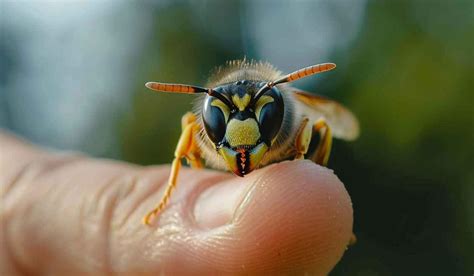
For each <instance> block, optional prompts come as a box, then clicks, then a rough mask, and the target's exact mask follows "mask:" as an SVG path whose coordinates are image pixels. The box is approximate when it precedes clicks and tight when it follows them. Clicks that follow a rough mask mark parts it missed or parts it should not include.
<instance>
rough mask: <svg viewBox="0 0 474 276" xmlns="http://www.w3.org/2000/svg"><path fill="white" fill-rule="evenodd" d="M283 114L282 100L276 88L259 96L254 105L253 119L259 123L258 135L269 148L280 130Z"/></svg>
mask: <svg viewBox="0 0 474 276" xmlns="http://www.w3.org/2000/svg"><path fill="white" fill-rule="evenodd" d="M284 112H285V110H284V104H283V99H282V97H281V94H280V92H279V91H278V89H277V88H276V87H274V88H272V89H271V90H269V91H268V92H267V93H265V95H263V96H261V97H260V99H258V101H257V103H256V104H255V117H256V118H257V119H258V121H259V123H260V134H261V135H262V139H263V141H264V142H265V143H267V145H269V146H270V145H271V141H272V140H273V138H275V136H276V135H277V134H278V131H279V130H280V127H281V124H282V122H283V115H284Z"/></svg>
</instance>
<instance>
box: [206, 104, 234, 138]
mask: <svg viewBox="0 0 474 276" xmlns="http://www.w3.org/2000/svg"><path fill="white" fill-rule="evenodd" d="M229 112H230V110H229V107H228V106H227V105H226V104H224V103H223V102H222V101H221V100H219V99H217V98H215V97H211V96H206V100H205V101H204V108H203V111H202V119H203V122H204V129H205V130H206V133H207V136H208V137H209V138H210V139H211V141H212V142H214V144H218V143H219V142H221V141H222V140H223V139H224V136H225V131H226V125H227V120H228V119H229Z"/></svg>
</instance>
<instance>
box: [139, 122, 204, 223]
mask: <svg viewBox="0 0 474 276" xmlns="http://www.w3.org/2000/svg"><path fill="white" fill-rule="evenodd" d="M186 116H189V118H191V117H190V115H188V114H186V115H185V116H184V117H186ZM184 117H183V122H184ZM197 129H198V125H197V123H196V122H195V121H194V120H189V121H188V124H187V125H185V126H184V125H183V132H182V133H181V136H180V138H179V141H178V145H177V146H176V150H175V152H174V160H173V163H172V164H171V173H170V176H169V178H168V185H167V187H166V190H165V192H164V194H163V196H162V198H161V200H160V203H159V204H158V205H156V207H155V208H154V209H153V210H151V211H150V212H148V214H147V215H146V216H145V217H144V218H143V223H144V224H146V225H151V220H152V219H153V218H154V217H156V216H157V214H158V213H159V212H160V211H162V210H163V209H164V208H165V206H166V204H167V203H168V201H169V199H170V197H171V193H172V192H173V190H174V188H175V187H176V182H177V178H178V173H179V170H180V168H181V159H182V158H187V159H188V158H189V157H190V155H193V158H194V157H195V155H194V154H193V152H192V151H193V149H194V148H197V145H196V142H195V138H194V137H195V136H194V135H195V133H196V131H197ZM189 159H190V158H189ZM190 160H191V161H190V163H191V164H193V162H196V164H198V161H195V160H194V159H190ZM199 162H200V161H199ZM199 165H200V164H199Z"/></svg>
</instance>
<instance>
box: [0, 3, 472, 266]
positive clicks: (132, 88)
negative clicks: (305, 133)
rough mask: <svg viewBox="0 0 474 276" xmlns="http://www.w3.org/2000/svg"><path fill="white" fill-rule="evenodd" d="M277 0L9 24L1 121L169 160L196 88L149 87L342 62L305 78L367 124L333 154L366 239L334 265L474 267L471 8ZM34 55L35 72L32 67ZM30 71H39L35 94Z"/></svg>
mask: <svg viewBox="0 0 474 276" xmlns="http://www.w3.org/2000/svg"><path fill="white" fill-rule="evenodd" d="M271 3H273V2H270V1H255V2H254V1H221V2H218V1H207V2H201V3H197V2H180V3H177V4H173V3H171V2H169V3H168V2H163V3H159V4H151V3H149V2H143V3H136V4H112V3H109V5H110V7H113V8H110V7H109V6H107V5H105V4H102V6H103V7H102V9H101V10H100V11H101V12H95V11H94V12H89V13H88V12H87V10H86V11H83V13H84V15H89V16H90V17H91V18H95V19H94V20H95V21H94V20H92V21H93V23H87V22H85V21H81V20H79V19H77V18H79V17H77V18H76V17H73V19H74V18H76V19H77V20H76V21H75V22H76V23H74V22H73V23H70V25H71V26H73V27H76V28H77V30H75V31H74V32H72V34H71V33H69V32H67V30H69V29H66V28H65V27H61V26H63V25H60V26H56V27H54V28H53V27H48V25H45V26H46V27H41V26H42V25H41V24H38V25H34V24H33V25H34V26H35V27H30V26H31V25H32V24H30V23H31V22H43V21H41V20H39V21H35V20H37V18H36V19H35V17H33V19H31V18H29V17H28V16H25V17H19V18H23V19H19V18H16V19H14V20H13V19H11V18H10V19H8V20H5V22H4V24H1V25H0V30H1V38H2V39H1V40H0V58H1V61H2V63H1V65H0V85H1V86H0V88H1V89H2V93H1V94H0V125H2V126H4V127H7V128H9V129H12V130H14V131H16V132H18V133H20V134H23V135H25V136H27V137H29V138H30V139H32V140H33V141H36V142H38V143H42V144H45V145H48V146H55V147H59V148H66V149H78V150H83V151H86V152H89V153H92V154H95V155H100V156H106V157H114V156H121V157H122V158H123V159H124V160H127V161H131V162H136V163H139V164H161V163H167V162H169V161H170V160H171V158H172V154H173V151H174V146H175V144H176V142H177V138H178V136H179V133H180V117H181V115H182V114H184V113H185V112H187V111H189V110H191V104H192V101H193V97H192V96H187V95H171V94H154V93H151V92H149V91H147V90H146V89H145V88H144V86H143V84H144V83H145V82H146V81H151V80H155V81H164V82H180V83H189V84H197V85H204V84H205V82H206V78H207V76H208V73H209V72H210V71H211V70H212V69H213V68H214V67H215V66H218V65H221V64H223V63H224V62H225V61H226V60H229V59H236V58H242V57H244V56H247V57H248V58H255V59H266V60H268V61H269V62H271V63H274V64H275V65H276V66H278V67H279V68H281V69H282V70H285V71H289V70H291V69H298V68H300V67H302V66H305V65H310V64H313V63H318V62H325V61H332V62H335V63H337V64H338V68H337V70H336V71H334V72H331V73H326V74H324V75H321V76H317V77H314V78H311V79H308V80H305V81H301V82H298V83H295V85H296V86H298V87H301V88H304V89H306V90H309V91H314V92H317V93H320V94H325V95H327V96H329V97H332V98H334V99H336V100H338V101H340V102H342V103H344V104H345V105H347V106H348V107H349V108H351V109H352V110H353V111H354V113H355V114H356V115H357V116H358V118H359V119H360V122H361V136H360V138H359V139H358V140H357V141H356V142H354V143H346V142H341V141H335V143H334V151H333V153H332V156H331V160H330V164H329V167H331V168H332V169H334V170H335V172H336V174H337V175H338V176H339V177H340V178H341V179H342V180H343V182H344V183H345V184H346V187H347V189H348V191H349V193H350V195H351V197H352V201H353V205H354V216H355V220H354V221H355V224H354V232H355V233H356V235H357V236H358V243H357V244H356V245H355V246H354V247H352V248H350V249H349V250H348V251H347V252H346V254H345V256H344V257H343V259H342V261H341V262H340V263H339V264H338V265H337V267H336V269H335V271H334V272H333V273H332V274H333V275H406V274H409V275H470V274H472V272H473V271H474V264H473V262H472V260H474V252H473V251H474V234H473V233H474V204H473V202H474V167H473V164H474V149H473V142H472V141H474V139H473V138H474V112H473V110H474V106H473V105H474V78H473V72H474V52H473V49H474V2H472V1H467V0H459V1H441V0H433V1H422V0H417V1H369V2H365V1H343V0H342V1H334V2H333V1H328V2H323V1H316V2H314V3H313V2H304V1H301V2H300V1H292V2H289V1H288V2H283V1H279V3H277V4H275V3H273V4H271ZM290 3H291V4H290ZM24 5H26V3H24ZM69 5H73V7H74V8H75V9H76V10H80V5H79V4H77V3H76V4H69ZM74 5H75V6H74ZM78 5H79V6H78ZM12 6H14V5H5V8H6V10H10V11H11V10H13V11H16V12H17V13H19V14H23V15H24V13H25V11H23V10H24V9H23V8H22V9H21V10H22V11H21V12H19V11H18V10H20V9H19V8H18V7H17V8H16V9H13V7H12ZM41 8H42V7H41V5H36V8H35V9H33V10H34V11H41ZM63 8H64V9H67V10H69V9H70V8H72V7H63ZM89 9H90V8H89ZM2 10H5V9H2ZM91 10H94V9H91ZM105 10H107V11H108V13H107V14H108V15H107V16H102V13H104V14H105ZM11 14H15V13H11ZM53 14H54V13H53ZM91 14H92V15H91ZM0 17H3V18H6V17H5V14H2V15H1V16H0ZM98 18H99V19H98ZM23 21H25V22H29V23H28V24H23V25H22V24H21V22H23ZM44 22H49V21H44ZM68 22H69V21H68ZM29 28H36V29H37V30H39V31H41V30H42V31H43V32H44V33H45V34H47V35H49V36H50V37H48V36H47V37H46V38H42V39H43V40H44V41H47V42H48V41H49V42H51V41H52V39H53V38H54V39H56V40H54V41H56V43H54V44H53V43H50V44H45V45H53V46H54V45H55V46H58V45H61V44H60V43H66V45H68V47H72V48H71V50H74V51H71V52H67V51H66V50H65V49H62V48H60V47H58V48H57V49H60V50H57V51H51V52H41V51H40V52H38V50H36V51H33V50H28V49H29V48H27V47H28V44H31V43H26V42H28V41H29V40H26V37H28V35H29V34H31V33H30V31H29ZM49 31H51V33H49ZM55 33H58V34H59V35H54V34H55ZM61 34H62V36H61ZM74 34H77V35H74ZM48 39H49V40H48ZM43 40H40V39H37V40H35V41H36V43H39V44H37V45H35V44H33V45H32V46H36V47H40V46H41V45H43V44H41V41H43ZM30 42H31V41H30ZM19 45H21V47H20V46H19ZM38 45H39V46H38ZM78 45H79V46H78ZM43 46H44V45H43ZM73 47H75V48H73ZM25 49H26V50H25ZM35 49H38V48H35ZM40 49H42V48H40ZM81 49H83V50H84V49H85V50H87V51H88V53H89V54H91V55H92V56H91V57H90V59H91V60H92V61H94V62H93V64H94V66H90V65H89V64H88V62H89V61H88V59H87V56H86V55H84V54H83V53H82V52H81ZM45 51H46V50H45ZM63 51H64V54H62V55H60V57H61V58H60V59H59V61H57V60H56V61H55V63H52V64H53V65H54V64H56V65H57V64H69V65H68V66H65V67H66V70H61V68H62V67H61V66H59V67H55V66H43V65H46V64H42V63H44V62H45V60H50V58H58V53H63ZM97 51H98V53H97ZM25 53H27V55H25ZM94 53H95V55H97V56H94ZM77 56H79V57H81V58H80V59H79V58H77ZM101 57H104V58H103V60H100V59H99V60H98V58H101ZM74 58H76V59H77V60H74ZM30 59H33V63H34V61H37V63H39V64H36V65H35V66H37V67H39V69H38V68H36V67H33V69H31V70H29V69H28V68H29V67H27V66H28V64H29V63H32V61H28V60H30ZM116 59H119V60H116ZM111 60H114V61H116V63H115V62H114V63H111V64H110V65H108V64H109V62H110V61H111ZM28 62H29V63H28ZM25 68H26V69H25ZM35 68H36V71H35V70H34V69H35ZM58 68H59V69H58ZM70 68H73V69H77V70H76V71H71V70H69V69H70ZM97 68H98V69H97ZM27 69H28V70H27ZM25 72H27V73H28V74H27V73H25ZM32 72H33V73H35V74H36V75H35V76H39V77H36V78H34V79H35V80H36V82H35V83H33V84H26V87H27V88H25V83H24V82H23V81H24V78H25V76H27V77H28V76H29V74H33V73H32ZM38 72H39V73H38ZM71 72H74V74H73V75H71ZM84 72H90V73H89V74H85V73H84ZM38 74H39V75H38ZM42 76H46V77H42ZM65 80H69V82H67V81H65ZM81 82H84V83H81ZM104 82H106V83H104ZM55 83H60V84H62V85H59V86H57V85H56V86H54V85H53V84H55ZM74 84H76V85H77V86H78V87H79V88H78V87H74ZM47 88H48V89H47ZM81 88H82V89H81ZM35 89H38V91H39V92H38V93H40V94H38V93H36V94H35V93H34V91H35ZM28 91H29V92H28ZM32 97H33V98H32ZM32 99H34V101H33V100H32ZM65 104H67V105H66V107H64V105H65ZM82 109H83V110H84V111H85V112H83V113H82V114H81V113H80V111H81V110H82ZM68 122H70V123H68Z"/></svg>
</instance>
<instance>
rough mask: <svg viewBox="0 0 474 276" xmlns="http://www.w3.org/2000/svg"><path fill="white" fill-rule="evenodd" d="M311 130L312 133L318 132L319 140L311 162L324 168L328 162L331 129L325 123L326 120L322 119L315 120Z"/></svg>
mask: <svg viewBox="0 0 474 276" xmlns="http://www.w3.org/2000/svg"><path fill="white" fill-rule="evenodd" d="M313 128H314V131H317V132H319V135H320V137H321V140H320V141H319V144H318V147H317V148H316V153H315V154H314V156H313V157H312V160H313V161H314V162H315V163H317V164H320V165H323V166H326V165H327V163H328V160H329V155H330V153H331V145H332V134H331V128H330V127H329V125H328V124H327V123H326V120H324V119H323V118H321V119H319V120H317V121H316V123H315V124H314V126H313Z"/></svg>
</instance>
